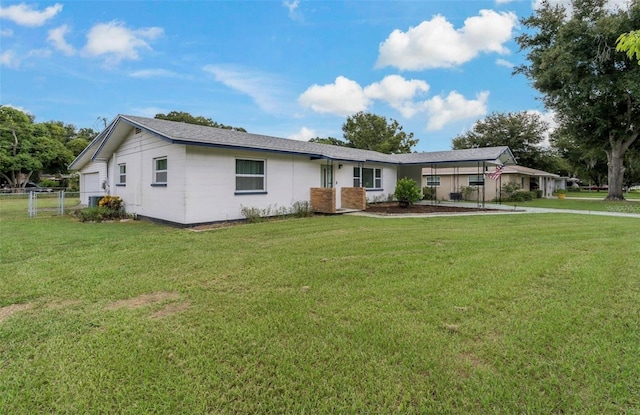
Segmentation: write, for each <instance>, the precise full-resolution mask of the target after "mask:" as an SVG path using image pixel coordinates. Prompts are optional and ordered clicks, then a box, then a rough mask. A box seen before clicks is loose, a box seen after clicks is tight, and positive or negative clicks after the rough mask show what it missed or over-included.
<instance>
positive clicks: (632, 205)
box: [503, 193, 640, 214]
mask: <svg viewBox="0 0 640 415" xmlns="http://www.w3.org/2000/svg"><path fill="white" fill-rule="evenodd" d="M576 194H577V193H576ZM569 195H573V194H571V193H569V194H567V197H566V198H565V199H557V198H549V199H534V200H530V201H528V202H518V203H514V202H504V203H503V204H504V205H507V206H516V207H517V206H524V207H537V208H551V209H571V210H591V211H597V212H625V213H638V214H640V202H639V201H630V200H625V201H619V202H618V201H608V200H603V199H587V200H584V199H579V198H577V196H576V198H572V197H570V196H569Z"/></svg>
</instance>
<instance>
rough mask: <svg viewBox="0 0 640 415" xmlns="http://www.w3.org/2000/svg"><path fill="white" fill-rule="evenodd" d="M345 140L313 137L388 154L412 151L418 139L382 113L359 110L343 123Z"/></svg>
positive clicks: (316, 139) (315, 141)
mask: <svg viewBox="0 0 640 415" xmlns="http://www.w3.org/2000/svg"><path fill="white" fill-rule="evenodd" d="M342 132H343V136H344V140H341V139H339V138H334V137H327V138H321V137H316V138H312V139H311V140H309V141H311V142H313V143H322V144H332V145H335V146H343V147H351V148H359V149H362V150H373V151H378V152H380V153H386V154H401V153H411V151H412V149H413V147H415V145H416V144H418V140H417V139H414V138H413V133H406V132H404V131H403V128H402V126H401V125H400V124H399V123H398V121H396V120H394V119H391V120H389V121H387V119H386V117H383V116H381V115H376V114H371V113H366V112H362V111H361V112H358V113H356V114H354V115H352V116H349V117H347V120H346V121H345V123H344V124H342Z"/></svg>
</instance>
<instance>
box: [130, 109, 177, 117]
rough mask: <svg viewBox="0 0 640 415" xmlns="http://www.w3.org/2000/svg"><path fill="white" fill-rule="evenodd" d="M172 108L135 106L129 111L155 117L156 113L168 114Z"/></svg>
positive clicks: (142, 115)
mask: <svg viewBox="0 0 640 415" xmlns="http://www.w3.org/2000/svg"><path fill="white" fill-rule="evenodd" d="M169 111H170V110H167V109H165V108H159V107H133V108H131V109H130V110H129V112H131V113H133V114H136V115H138V116H140V117H148V118H153V117H155V116H156V114H166V113H167V112H169Z"/></svg>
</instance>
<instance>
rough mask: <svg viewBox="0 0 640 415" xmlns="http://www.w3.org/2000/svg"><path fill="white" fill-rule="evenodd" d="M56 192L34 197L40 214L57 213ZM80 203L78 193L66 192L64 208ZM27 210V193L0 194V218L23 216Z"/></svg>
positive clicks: (26, 213) (76, 205) (26, 214)
mask: <svg viewBox="0 0 640 415" xmlns="http://www.w3.org/2000/svg"><path fill="white" fill-rule="evenodd" d="M58 203H59V202H58V194H57V192H56V193H39V194H38V195H37V199H36V208H37V213H38V215H40V216H43V215H44V216H47V215H48V216H51V215H57V214H58V213H57V208H58ZM79 205H80V197H79V196H78V193H77V192H75V193H68V194H67V195H66V196H65V199H64V208H65V210H67V209H71V208H75V207H78V206H79ZM28 212H29V194H28V193H22V194H14V193H8V194H7V193H5V194H0V220H3V219H5V220H6V219H10V218H15V219H19V218H24V217H25V216H28Z"/></svg>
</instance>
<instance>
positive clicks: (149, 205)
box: [109, 130, 186, 223]
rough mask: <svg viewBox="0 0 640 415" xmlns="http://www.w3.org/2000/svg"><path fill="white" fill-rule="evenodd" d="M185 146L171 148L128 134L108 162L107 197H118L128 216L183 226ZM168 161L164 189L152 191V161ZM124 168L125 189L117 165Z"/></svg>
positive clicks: (143, 134)
mask: <svg viewBox="0 0 640 415" xmlns="http://www.w3.org/2000/svg"><path fill="white" fill-rule="evenodd" d="M185 154H186V150H185V146H184V145H178V144H170V143H169V142H167V141H165V140H162V139H160V138H157V137H155V136H154V135H151V134H149V133H146V132H144V131H143V132H141V133H138V134H135V133H134V132H133V130H132V132H131V134H130V135H129V136H128V137H127V138H126V139H125V140H124V141H123V143H122V144H121V145H120V146H119V147H118V149H117V151H116V152H114V154H113V156H112V157H111V159H110V160H109V190H110V194H112V195H116V196H120V197H121V198H122V200H123V201H124V206H125V209H126V211H127V213H134V214H138V215H143V216H147V217H150V218H155V219H161V220H166V221H170V222H176V223H185V200H186V198H185V194H184V189H185V168H184V165H185V158H186V157H185ZM165 156H166V157H167V186H166V187H154V186H152V183H153V181H154V171H153V169H154V159H155V158H158V157H165ZM122 163H125V164H126V166H127V179H126V184H125V185H124V186H120V185H119V184H118V181H119V167H118V166H119V165H120V164H122Z"/></svg>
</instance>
